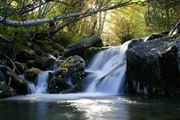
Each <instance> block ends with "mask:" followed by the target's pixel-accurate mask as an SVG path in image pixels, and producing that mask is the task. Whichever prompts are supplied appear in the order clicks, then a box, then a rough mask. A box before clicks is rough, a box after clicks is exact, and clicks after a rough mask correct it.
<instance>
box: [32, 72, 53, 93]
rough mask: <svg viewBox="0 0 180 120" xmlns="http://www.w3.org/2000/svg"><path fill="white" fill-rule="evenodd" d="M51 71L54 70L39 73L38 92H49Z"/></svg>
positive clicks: (37, 80)
mask: <svg viewBox="0 0 180 120" xmlns="http://www.w3.org/2000/svg"><path fill="white" fill-rule="evenodd" d="M49 72H52V71H44V72H41V73H39V74H38V76H37V79H36V91H35V93H36V94H40V93H47V87H48V81H47V80H48V76H49Z"/></svg>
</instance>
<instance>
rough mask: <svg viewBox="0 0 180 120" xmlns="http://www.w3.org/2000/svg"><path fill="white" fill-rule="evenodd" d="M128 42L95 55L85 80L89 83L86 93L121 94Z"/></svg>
mask: <svg viewBox="0 0 180 120" xmlns="http://www.w3.org/2000/svg"><path fill="white" fill-rule="evenodd" d="M129 43H130V41H128V42H126V43H125V44H123V45H122V46H119V47H111V48H109V49H107V50H104V51H101V52H99V53H98V54H97V55H95V57H94V59H93V60H92V63H91V64H90V66H89V67H88V68H87V69H86V72H87V73H88V75H87V77H86V80H87V81H88V82H89V83H90V85H89V86H88V87H87V89H86V92H88V93H107V94H110V95H117V94H122V93H123V83H124V79H125V71H126V51H127V49H128V45H129Z"/></svg>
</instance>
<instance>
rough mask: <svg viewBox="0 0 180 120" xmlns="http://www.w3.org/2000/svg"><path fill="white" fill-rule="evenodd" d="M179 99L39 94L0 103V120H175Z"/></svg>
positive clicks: (179, 117)
mask: <svg viewBox="0 0 180 120" xmlns="http://www.w3.org/2000/svg"><path fill="white" fill-rule="evenodd" d="M179 113H180V100H178V99H173V98H161V99H152V98H151V99H150V98H141V97H125V96H107V95H103V94H83V93H82V94H80V93H79V94H64V95H63V94H62V95H61V94H57V95H56V94H51V95H50V94H39V95H37V94H36V95H27V96H17V97H12V98H8V99H4V100H0V120H179V119H180V115H179Z"/></svg>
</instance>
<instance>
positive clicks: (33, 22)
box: [0, 1, 139, 27]
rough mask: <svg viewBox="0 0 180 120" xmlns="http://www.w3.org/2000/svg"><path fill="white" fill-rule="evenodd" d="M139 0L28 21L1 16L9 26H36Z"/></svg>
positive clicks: (85, 15) (80, 16) (118, 6)
mask: <svg viewBox="0 0 180 120" xmlns="http://www.w3.org/2000/svg"><path fill="white" fill-rule="evenodd" d="M138 3H139V2H130V1H129V2H124V3H119V4H116V5H113V6H110V7H105V8H100V9H97V10H93V9H88V10H87V11H85V12H76V13H67V14H63V15H58V16H53V17H51V18H41V19H36V20H26V21H15V20H11V19H6V18H4V17H3V16H0V23H2V24H5V25H9V26H14V27H24V26H35V25H41V24H44V23H47V22H53V21H57V20H62V19H68V18H77V17H79V18H84V17H88V16H91V15H93V14H97V13H98V12H103V11H108V10H112V9H116V8H120V7H124V6H128V5H132V4H138Z"/></svg>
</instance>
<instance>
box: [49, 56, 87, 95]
mask: <svg viewBox="0 0 180 120" xmlns="http://www.w3.org/2000/svg"><path fill="white" fill-rule="evenodd" d="M84 68H85V62H84V60H83V59H82V58H81V57H80V56H77V55H75V56H70V57H68V58H67V59H65V60H64V61H63V62H62V63H61V64H60V65H59V67H58V70H57V72H56V73H55V75H52V77H51V79H49V80H48V89H49V92H50V93H59V92H61V91H63V90H66V89H70V88H72V87H74V86H78V85H79V84H80V83H81V81H82V79H83V77H84V76H83V75H84Z"/></svg>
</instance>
